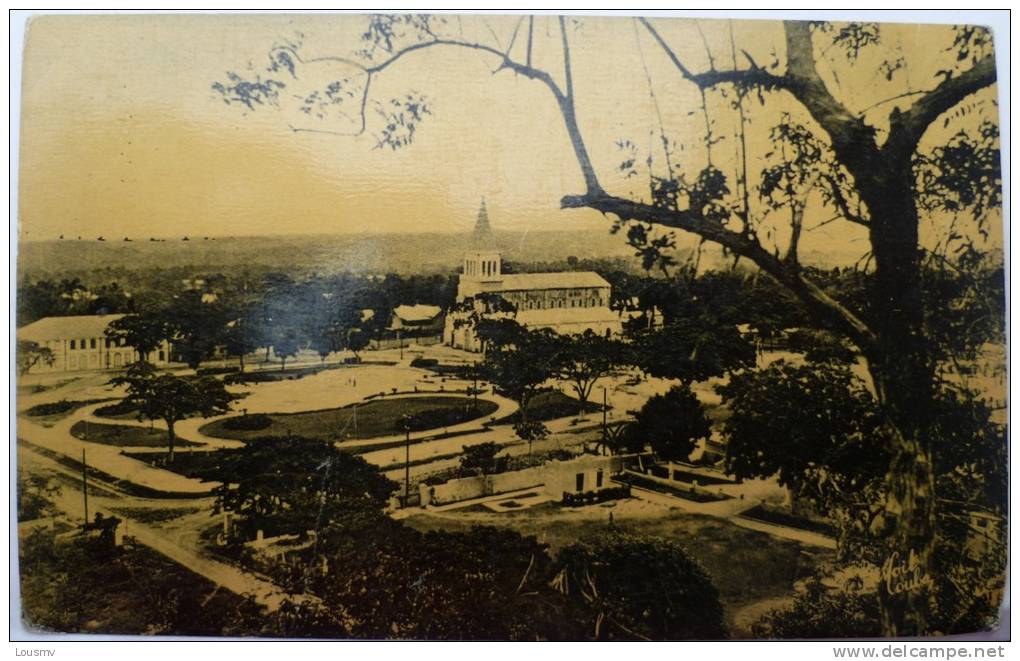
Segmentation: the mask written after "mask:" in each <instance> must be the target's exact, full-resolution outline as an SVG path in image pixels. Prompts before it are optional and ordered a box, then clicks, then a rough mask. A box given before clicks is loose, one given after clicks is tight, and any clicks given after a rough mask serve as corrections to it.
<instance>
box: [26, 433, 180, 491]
mask: <svg viewBox="0 0 1020 661" xmlns="http://www.w3.org/2000/svg"><path fill="white" fill-rule="evenodd" d="M18 446H19V451H20V449H21V448H22V447H23V448H25V449H28V450H31V451H32V452H35V453H37V454H40V455H42V456H44V457H47V458H49V459H52V460H53V461H55V462H56V463H58V464H60V465H61V466H64V467H66V468H70V469H71V470H73V471H74V472H75V473H77V474H79V475H80V474H81V470H82V464H81V462H80V461H78V460H76V459H72V458H71V457H68V456H67V455H65V454H61V453H60V452H54V451H53V450H50V449H48V448H44V447H42V446H41V445H36V444H34V443H29V442H28V441H26V440H25V439H23V438H19V439H18ZM149 454H150V455H151V453H149ZM125 456H127V453H125ZM86 471H87V472H88V476H89V493H93V492H97V493H98V494H99V495H110V494H111V493H112V492H111V491H110V490H109V489H108V487H113V488H115V489H116V490H117V491H120V492H121V493H126V494H128V495H129V496H137V497H139V498H173V499H184V498H186V499H194V498H197V497H200V495H198V494H195V493H194V492H191V491H160V490H158V489H152V488H150V487H146V486H143V485H141V484H135V483H134V482H131V481H130V480H125V479H121V478H118V477H114V476H113V475H110V474H109V473H105V472H103V471H101V470H99V469H98V468H96V467H94V466H88V467H87V468H86ZM56 479H57V480H62V481H64V482H65V483H68V484H70V482H68V481H73V484H74V488H78V483H79V482H78V480H76V479H75V478H72V477H70V476H69V475H65V474H64V473H57V474H56ZM118 495H119V494H118Z"/></svg>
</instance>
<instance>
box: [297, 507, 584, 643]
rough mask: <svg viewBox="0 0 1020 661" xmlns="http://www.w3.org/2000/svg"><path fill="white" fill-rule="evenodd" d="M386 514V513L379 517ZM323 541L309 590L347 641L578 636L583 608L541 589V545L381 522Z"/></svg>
mask: <svg viewBox="0 0 1020 661" xmlns="http://www.w3.org/2000/svg"><path fill="white" fill-rule="evenodd" d="M384 518H385V517H384ZM337 541H338V543H339V544H340V546H339V547H336V546H331V545H330V544H327V545H326V547H327V548H328V549H329V550H328V551H327V552H326V554H325V559H326V563H327V566H328V567H329V572H328V573H327V574H325V575H323V574H322V573H321V572H316V571H314V568H315V563H309V564H308V565H307V567H308V570H309V571H308V574H309V575H310V576H309V579H310V580H311V583H310V584H309V587H310V589H312V590H313V591H314V593H315V594H317V595H320V596H321V597H322V599H323V602H324V604H325V605H326V606H327V609H328V610H329V611H333V612H335V613H341V614H342V616H343V619H344V620H345V621H347V622H348V623H349V626H350V631H351V637H354V638H373V639H404V640H549V639H552V640H578V639H582V638H583V636H584V635H585V634H586V633H588V632H587V631H585V630H583V629H582V628H581V626H580V625H581V624H582V623H583V617H582V613H583V611H582V608H580V607H578V605H575V604H574V603H572V601H571V600H569V599H567V598H565V597H563V596H562V595H560V594H558V593H557V592H555V591H553V590H551V589H550V588H549V587H548V585H547V579H548V576H549V568H550V564H551V560H550V558H549V556H548V553H547V551H546V546H545V545H544V544H541V543H539V542H538V541H537V540H536V539H535V538H534V537H523V536H521V535H520V534H518V533H517V532H514V531H512V530H507V529H504V528H496V527H489V526H475V527H472V528H471V529H470V530H468V531H465V532H446V531H429V532H426V533H421V532H418V531H416V530H412V529H410V528H408V527H406V526H403V525H401V524H399V523H398V522H394V521H392V520H389V521H387V522H383V523H380V525H378V526H376V527H375V528H373V529H370V530H365V531H364V532H363V533H360V534H357V536H354V535H353V534H352V533H350V532H348V533H347V534H346V535H344V538H343V539H340V538H338V540H337Z"/></svg>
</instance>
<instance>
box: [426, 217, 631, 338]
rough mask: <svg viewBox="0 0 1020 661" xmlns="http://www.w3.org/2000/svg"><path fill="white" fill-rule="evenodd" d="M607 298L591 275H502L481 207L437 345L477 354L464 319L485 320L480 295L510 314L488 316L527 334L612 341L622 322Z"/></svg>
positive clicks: (605, 286) (607, 286)
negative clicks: (541, 331)
mask: <svg viewBox="0 0 1020 661" xmlns="http://www.w3.org/2000/svg"><path fill="white" fill-rule="evenodd" d="M611 292H612V288H611V286H610V284H609V283H608V282H606V280H605V279H604V278H603V277H602V276H600V275H599V274H598V273H595V272H594V271H562V272H557V273H503V268H502V257H501V255H500V251H499V250H498V248H496V247H495V242H494V241H493V239H492V229H491V227H490V225H489V216H488V212H487V210H486V208H485V202H484V201H483V202H482V207H481V209H480V210H479V212H478V222H477V223H476V225H475V233H474V240H473V245H472V248H471V249H470V250H469V251H468V252H467V254H466V255H465V256H464V265H463V269H462V272H461V274H460V279H459V282H458V285H457V308H456V309H455V310H454V311H452V312H451V313H450V314H448V315H447V316H446V323H445V327H444V332H443V340H444V342H445V343H446V344H448V345H450V346H453V347H456V348H458V349H466V350H468V351H481V350H482V346H481V342H480V341H479V340H478V338H477V337H476V335H475V333H474V328H473V327H472V325H471V324H470V323H469V319H470V318H471V316H472V315H473V314H474V315H477V314H486V310H485V305H484V302H483V301H482V300H481V299H482V298H483V296H482V295H483V294H492V295H496V296H498V297H499V298H501V299H502V300H503V301H505V302H506V303H509V304H510V306H512V307H513V309H514V310H513V311H512V312H501V313H492V314H501V315H505V316H509V317H510V318H512V319H514V320H515V321H517V323H519V324H521V325H522V326H525V327H527V328H550V329H552V330H554V331H556V332H557V333H564V334H574V333H583V332H584V331H586V330H591V331H594V332H596V333H599V334H600V335H606V334H610V335H615V334H618V333H620V332H621V330H622V319H621V316H620V313H618V312H616V311H614V310H612V309H610V307H609V299H610V294H611Z"/></svg>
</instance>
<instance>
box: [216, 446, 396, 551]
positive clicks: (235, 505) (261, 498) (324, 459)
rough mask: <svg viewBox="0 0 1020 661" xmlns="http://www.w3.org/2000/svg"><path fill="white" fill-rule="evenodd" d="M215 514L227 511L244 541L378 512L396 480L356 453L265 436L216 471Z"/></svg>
mask: <svg viewBox="0 0 1020 661" xmlns="http://www.w3.org/2000/svg"><path fill="white" fill-rule="evenodd" d="M217 479H218V480H219V481H220V482H221V483H222V484H221V486H220V487H218V488H217V489H216V490H215V496H216V505H215V511H216V512H223V511H226V512H233V513H234V514H235V515H236V516H237V517H239V530H240V531H241V532H242V534H243V535H244V538H245V540H247V539H254V537H255V533H256V531H258V530H263V531H264V532H265V533H266V534H268V535H281V534H297V535H302V536H304V535H305V534H307V533H308V531H309V530H321V529H323V528H328V527H329V526H330V525H332V524H334V523H336V522H339V521H345V520H347V518H348V517H350V516H360V515H361V514H360V513H361V512H373V511H381V510H382V508H383V506H384V505H385V504H386V502H387V500H388V499H389V497H390V494H391V493H393V491H395V490H396V488H397V484H396V483H395V482H393V481H392V480H390V479H388V478H387V477H385V476H384V475H381V474H380V473H379V471H378V470H376V468H375V467H374V466H372V465H370V464H368V463H367V462H366V461H365V460H364V459H362V458H361V457H356V456H354V455H351V454H348V453H346V452H341V451H340V450H337V449H336V448H334V447H333V446H331V445H329V444H325V443H321V442H319V441H314V440H310V439H306V438H302V437H299V436H285V437H267V438H262V439H258V440H257V441H256V442H253V443H249V444H247V445H245V446H244V448H242V449H240V450H237V451H236V452H234V453H231V454H230V455H229V456H228V457H227V459H226V460H225V461H224V463H223V465H222V467H221V469H220V470H219V472H218V475H217Z"/></svg>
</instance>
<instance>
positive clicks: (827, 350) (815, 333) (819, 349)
mask: <svg viewBox="0 0 1020 661" xmlns="http://www.w3.org/2000/svg"><path fill="white" fill-rule="evenodd" d="M787 341H788V344H789V347H790V349H791V350H792V351H799V352H801V353H803V354H804V360H807V361H808V362H811V363H825V362H830V361H835V362H839V363H846V364H853V363H854V361H856V360H857V354H856V353H854V351H853V349H851V348H849V347H847V346H846V345H845V344H844V343H843V342H842V341H841V340H840V338H839V337H837V336H834V335H833V334H832V333H830V332H828V331H824V330H812V329H806V328H802V329H797V330H796V331H793V332H790V333H788V334H787Z"/></svg>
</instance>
